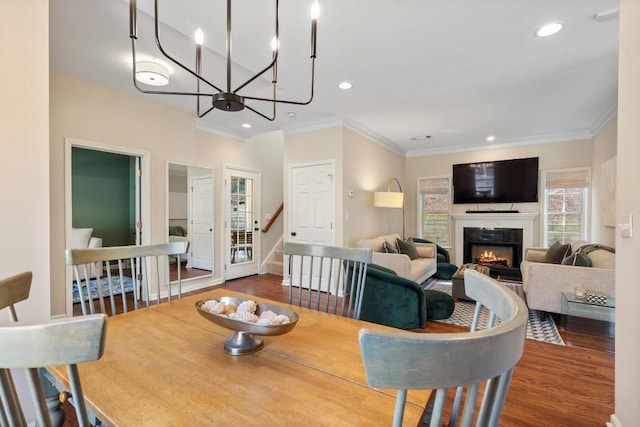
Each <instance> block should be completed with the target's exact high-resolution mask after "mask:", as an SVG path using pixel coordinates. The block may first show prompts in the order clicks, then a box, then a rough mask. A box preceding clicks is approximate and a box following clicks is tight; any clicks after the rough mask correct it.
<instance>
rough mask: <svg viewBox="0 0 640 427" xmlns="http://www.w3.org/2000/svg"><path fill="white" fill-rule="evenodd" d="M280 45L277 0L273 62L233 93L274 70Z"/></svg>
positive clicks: (277, 6)
mask: <svg viewBox="0 0 640 427" xmlns="http://www.w3.org/2000/svg"><path fill="white" fill-rule="evenodd" d="M227 37H229V34H227ZM279 44H280V5H279V0H276V46H275V51H274V53H273V58H272V59H271V62H270V63H269V65H267V66H266V67H264V68H263V69H262V70H261V71H259V72H258V73H256V74H255V75H254V76H253V77H251V78H250V79H249V80H247V81H246V82H244V83H242V84H241V85H240V86H238V87H237V88H236V89H235V90H234V91H233V93H238V91H240V90H242V88H244V87H245V86H247V85H248V84H250V83H251V82H253V81H254V80H255V79H257V78H258V77H260V76H261V75H263V74H264V73H266V72H267V71H269V70H270V69H271V68H273V66H274V65H275V64H276V63H277V62H278V53H279V52H280V49H279V46H278V45H279ZM273 83H275V82H273Z"/></svg>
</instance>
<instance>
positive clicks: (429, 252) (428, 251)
mask: <svg viewBox="0 0 640 427" xmlns="http://www.w3.org/2000/svg"><path fill="white" fill-rule="evenodd" d="M416 250H417V251H418V258H433V257H434V256H435V255H434V253H433V247H432V246H418V245H416Z"/></svg>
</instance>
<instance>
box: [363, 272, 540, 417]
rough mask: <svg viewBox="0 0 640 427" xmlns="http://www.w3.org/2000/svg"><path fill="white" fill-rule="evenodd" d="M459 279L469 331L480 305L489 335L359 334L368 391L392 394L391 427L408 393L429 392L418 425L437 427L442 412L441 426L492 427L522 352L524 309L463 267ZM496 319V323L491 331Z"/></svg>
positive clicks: (513, 296)
mask: <svg viewBox="0 0 640 427" xmlns="http://www.w3.org/2000/svg"><path fill="white" fill-rule="evenodd" d="M464 280H465V289H466V291H467V294H468V295H469V296H470V297H471V298H473V299H475V300H476V302H477V304H476V316H475V317H476V319H474V326H473V328H475V325H477V323H478V322H477V317H478V316H479V312H480V309H479V307H480V306H485V307H487V308H488V309H489V310H490V311H491V313H492V314H491V316H490V320H489V325H488V329H483V330H472V331H470V332H464V333H443V334H417V333H410V332H386V331H385V332H383V331H374V330H368V329H362V330H361V331H360V348H361V351H362V358H363V361H364V366H365V371H366V373H367V380H368V383H369V385H370V386H372V387H383V388H395V389H398V394H397V398H396V408H395V413H394V420H393V425H394V426H401V425H402V418H403V413H404V406H405V402H406V396H407V390H411V389H432V390H433V393H432V394H431V398H430V399H429V402H428V403H427V408H426V411H425V414H426V417H425V424H424V425H429V426H432V427H433V426H440V425H442V423H443V418H444V414H445V412H448V413H449V420H448V422H447V421H444V424H446V425H449V426H456V425H462V426H470V425H471V424H472V422H473V419H474V418H475V419H476V425H477V426H482V427H485V426H497V425H498V421H499V419H500V415H501V413H502V407H503V405H504V401H505V398H506V394H507V390H508V387H509V383H510V380H511V374H512V371H513V367H514V366H515V364H516V363H517V362H518V360H520V357H521V356H522V352H523V350H524V340H525V335H526V326H527V320H528V310H527V307H526V305H525V303H524V301H522V299H521V298H520V297H519V296H518V295H516V293H515V292H513V291H512V290H510V289H507V288H506V287H505V286H504V285H502V284H500V283H499V282H497V281H496V280H493V279H491V278H490V277H488V276H485V275H483V274H481V273H478V272H476V271H472V270H470V269H467V270H466V271H465V273H464ZM495 317H498V318H499V319H500V323H499V324H497V325H496V324H495V322H494V320H495ZM483 382H484V383H485V386H484V391H483V392H482V391H481V383H483ZM463 391H464V393H463ZM479 395H482V399H481V401H480V403H478V398H479ZM463 396H464V397H463ZM460 410H462V411H460Z"/></svg>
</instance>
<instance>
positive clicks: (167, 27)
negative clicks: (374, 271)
mask: <svg viewBox="0 0 640 427" xmlns="http://www.w3.org/2000/svg"><path fill="white" fill-rule="evenodd" d="M311 2H312V1H311V0H295V1H294V0H284V1H281V2H280V57H279V64H278V74H279V78H278V97H280V98H285V99H292V100H305V99H306V98H308V96H309V93H310V74H311V72H310V70H311V62H310V60H309V38H310V36H309V34H310V19H309V9H310V6H311ZM274 3H275V2H267V1H264V0H263V1H256V0H233V2H232V5H233V9H232V13H233V19H234V22H233V32H232V34H233V62H234V65H233V68H232V73H231V75H232V80H233V84H236V85H237V84H238V83H239V82H240V81H241V80H244V79H246V78H248V76H250V75H251V74H252V73H255V72H256V71H257V70H260V69H262V68H264V67H265V66H266V65H267V64H268V63H269V61H270V60H271V49H270V42H271V38H272V37H273V28H274V19H275V18H274V12H273V11H274V6H273V4H274ZM49 4H50V33H51V36H50V44H51V46H50V56H51V67H52V68H53V69H55V70H58V71H61V72H63V73H67V74H70V75H73V76H76V77H79V78H81V79H84V80H87V81H90V82H94V83H98V84H101V85H104V86H107V87H110V88H113V89H117V90H122V91H125V92H129V93H132V94H138V95H139V96H144V97H147V98H148V99H150V100H153V101H156V102H160V103H164V104H167V105H171V106H174V107H176V108H181V109H184V110H185V111H188V112H190V113H191V114H192V115H193V116H194V126H197V127H198V128H200V129H203V130H209V131H213V132H215V133H220V134H223V135H228V136H233V137H235V138H239V139H247V138H250V137H251V136H254V135H257V134H260V133H263V132H268V131H273V130H277V129H283V130H284V131H285V132H287V131H295V130H300V129H312V128H316V127H321V126H327V125H330V124H332V123H333V122H336V123H339V122H342V123H344V124H346V125H347V126H350V127H352V128H355V129H357V130H359V131H361V132H363V133H365V134H367V135H369V136H371V137H372V138H375V139H376V140H377V141H379V142H381V143H383V144H386V145H388V146H389V147H391V148H392V149H394V150H396V151H397V152H399V153H403V154H405V155H407V156H413V155H423V154H430V153H439V152H453V151H463V150H469V149H478V148H482V147H496V146H501V145H515V144H529V143H535V142H550V141H561V140H573V139H580V138H589V137H591V136H592V135H593V134H594V132H596V131H597V130H598V129H599V128H600V127H601V126H602V125H603V124H604V123H605V122H606V120H608V119H609V118H610V117H611V116H612V115H613V114H615V112H616V111H617V81H618V80H617V61H618V59H617V57H618V18H617V15H616V14H613V15H612V16H606V17H605V19H600V20H596V19H594V16H596V14H598V13H605V14H606V13H607V12H610V11H612V10H616V9H617V8H618V0H562V1H558V0H536V1H530V0H484V1H482V2H479V1H478V0H455V1H450V0H394V1H390V0H367V1H366V2H365V1H355V0H349V1H345V0H320V8H321V9H320V19H319V22H318V42H317V43H318V58H317V61H316V70H315V72H316V81H315V96H314V99H313V101H312V102H311V104H309V105H307V106H292V105H287V104H278V114H277V118H276V120H275V121H273V122H271V121H268V120H265V119H263V118H261V117H259V116H258V115H256V114H254V113H252V112H251V111H248V110H244V111H241V112H235V113H230V112H223V111H220V110H215V111H213V112H211V113H209V114H207V115H206V116H205V117H203V118H201V119H196V114H195V99H194V98H193V97H190V96H175V95H171V96H168V95H148V94H142V93H140V92H138V91H136V89H135V88H134V86H133V83H132V76H131V75H132V60H131V41H130V38H129V2H128V1H124V0H92V1H86V0H51V1H50V2H49ZM159 6H160V13H159V16H160V20H161V21H162V22H163V24H162V25H161V30H160V31H161V39H162V43H163V45H164V46H165V48H166V50H167V51H169V52H170V53H171V55H173V56H174V57H175V58H176V59H178V60H179V61H181V62H183V63H184V64H186V65H188V66H192V64H194V62H195V44H194V42H193V34H194V32H195V29H196V28H198V27H201V28H202V29H203V30H204V33H205V42H204V54H203V74H204V75H205V76H206V78H207V79H208V80H210V81H211V82H212V83H214V84H216V85H218V86H219V87H226V71H225V70H226V68H225V59H224V58H225V56H224V53H225V28H226V21H225V16H226V2H225V1H223V0H191V1H189V2H185V1H183V0H161V1H160V4H159ZM138 9H139V12H138V42H137V45H136V46H137V48H136V49H137V58H138V60H141V59H156V60H157V59H162V55H161V54H160V53H159V51H158V49H157V48H156V47H155V44H154V35H153V14H152V11H153V1H152V0H139V1H138ZM145 11H146V12H147V13H145ZM550 21H561V22H563V23H564V25H565V26H564V29H563V31H561V32H559V33H558V34H556V35H554V36H551V37H547V38H539V37H536V36H535V32H536V30H537V29H538V28H539V27H540V26H541V25H542V24H545V23H548V22H550ZM185 34H186V35H185ZM163 61H164V62H165V63H166V64H170V81H171V83H170V85H169V86H166V87H165V88H163V89H165V90H188V91H193V90H194V89H195V80H194V78H193V77H191V76H189V75H188V74H187V73H186V72H184V71H182V70H181V69H180V68H179V67H178V66H176V65H173V64H171V63H170V62H169V61H168V60H166V59H163ZM266 77H267V78H259V79H258V80H257V81H256V82H255V83H254V84H252V85H250V86H249V87H248V88H247V90H246V91H243V92H244V93H245V94H250V95H266V94H269V93H270V90H271V89H270V84H269V83H270V72H268V73H266ZM344 80H348V81H350V82H351V83H352V84H353V88H352V89H350V90H348V91H343V90H340V89H338V87H337V85H338V83H340V82H342V81H344ZM265 91H266V92H265ZM243 92H242V91H241V93H243ZM203 102H204V101H203ZM250 105H251V106H253V107H255V108H256V109H259V110H260V111H262V112H264V113H266V114H270V112H271V109H270V108H271V107H270V105H268V104H265V103H262V104H256V103H253V104H250ZM289 112H292V113H295V115H296V117H295V118H291V117H289V114H288V113H289ZM243 123H248V124H251V126H252V127H251V129H245V128H242V127H241V125H242V124H243ZM488 135H493V136H495V141H492V142H487V141H486V138H487V136H488ZM426 136H429V138H426V139H418V140H414V139H412V138H415V137H423V138H424V137H426Z"/></svg>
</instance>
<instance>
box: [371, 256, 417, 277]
mask: <svg viewBox="0 0 640 427" xmlns="http://www.w3.org/2000/svg"><path fill="white" fill-rule="evenodd" d="M372 262H373V263H374V264H378V265H381V266H383V267H386V268H388V269H390V270H393V271H395V272H396V274H397V275H398V276H400V277H404V278H406V279H410V278H411V259H410V258H409V256H408V255H405V254H387V253H381V252H374V253H373V258H372Z"/></svg>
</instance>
